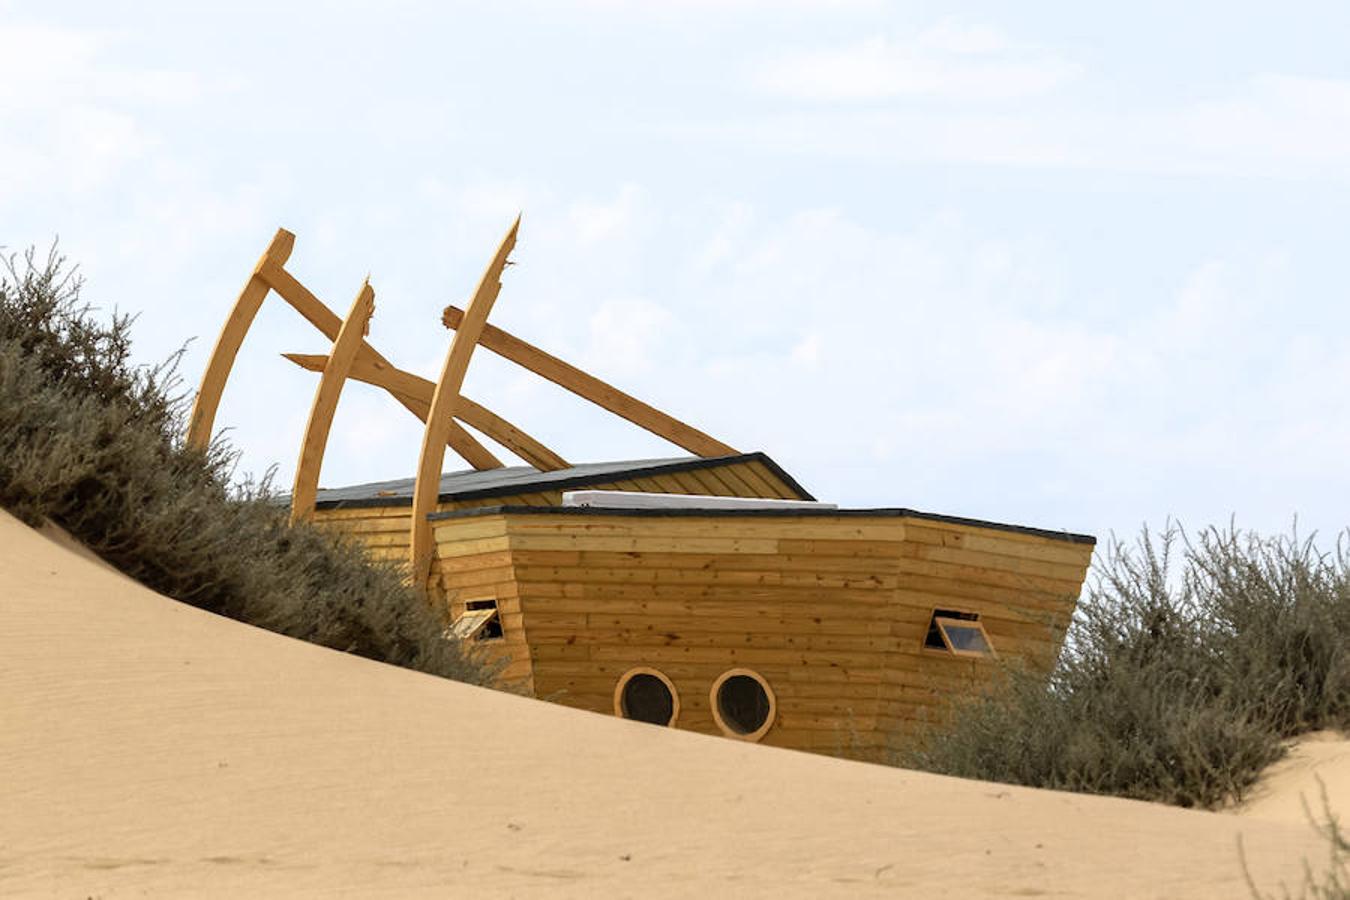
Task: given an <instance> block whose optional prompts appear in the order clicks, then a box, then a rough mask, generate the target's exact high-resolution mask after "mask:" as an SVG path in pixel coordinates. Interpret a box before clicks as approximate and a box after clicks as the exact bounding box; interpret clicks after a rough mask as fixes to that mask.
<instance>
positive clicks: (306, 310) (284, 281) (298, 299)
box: [258, 262, 502, 471]
mask: <svg viewBox="0 0 1350 900" xmlns="http://www.w3.org/2000/svg"><path fill="white" fill-rule="evenodd" d="M258 274H259V276H260V277H261V278H262V279H263V280H264V281H265V282H266V283H267V284H268V285H270V286H271V288H272V289H273V290H274V291H276V292H277V293H278V294H280V295H281V297H282V299H284V300H285V301H286V302H287V303H289V304H290V305H291V306H292V307H294V309H295V311H296V312H298V313H300V315H301V316H303V317H304V318H305V319H306V320H307V321H308V322H309V323H310V324H311V325H313V326H314V327H315V328H317V329H319V331H320V332H322V333H323V335H324V336H325V337H327V338H328V339H329V340H330V341H335V340H337V336H338V332H339V331H340V330H341V329H342V320H341V319H339V318H338V317H337V314H336V313H334V312H333V311H332V310H331V309H329V308H328V307H327V306H326V305H325V304H324V302H323V301H322V300H320V299H319V298H318V297H316V296H314V294H313V293H311V292H310V290H309V288H307V287H305V286H304V285H303V284H301V283H300V282H299V281H298V280H297V279H296V278H295V276H294V275H292V274H291V273H290V272H287V271H286V270H285V269H284V268H282V267H281V266H280V265H272V264H270V263H268V262H264V263H261V264H260V265H259V271H258ZM356 362H357V364H358V365H366V366H370V367H372V368H374V369H375V370H376V371H378V372H380V373H382V374H391V373H394V372H398V371H399V369H398V368H397V367H395V366H394V364H393V363H391V362H390V361H389V360H387V359H385V358H384V357H383V356H382V355H380V353H379V351H377V350H376V349H375V348H374V347H372V346H370V344H368V343H366V342H365V341H364V340H363V341H362V342H361V345H360V346H359V347H358V348H357V351H356ZM400 394H402V396H400ZM400 394H395V397H396V398H397V399H398V400H399V402H400V403H403V405H404V406H405V407H407V409H408V411H409V412H411V413H412V414H413V415H415V416H417V417H418V418H423V416H424V413H419V412H418V411H417V410H416V409H414V408H413V407H412V406H409V405H408V403H407V402H405V397H406V392H400ZM446 442H447V443H448V444H449V446H450V449H452V450H454V451H455V452H456V453H458V454H459V455H460V456H461V457H463V458H464V460H465V461H466V462H467V463H468V464H469V465H471V466H473V467H474V468H475V469H478V470H479V471H483V470H485V469H500V468H501V467H502V461H501V460H499V459H498V458H497V457H496V456H495V455H494V454H493V453H492V451H491V450H489V449H488V448H486V447H484V446H483V443H482V441H480V440H478V439H477V438H476V437H474V436H473V435H472V434H470V433H469V432H467V431H465V430H464V429H463V428H461V427H460V426H459V425H458V424H456V423H455V422H453V421H452V422H451V423H450V429H449V430H448V431H447V432H446Z"/></svg>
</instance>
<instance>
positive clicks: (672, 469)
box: [314, 450, 816, 509]
mask: <svg viewBox="0 0 1350 900" xmlns="http://www.w3.org/2000/svg"><path fill="white" fill-rule="evenodd" d="M747 462H759V463H762V464H763V465H764V467H765V468H766V469H768V470H769V471H770V472H772V473H773V475H774V476H775V477H776V478H778V479H779V480H780V481H782V482H783V484H785V485H787V487H788V488H789V489H791V490H794V491H796V492H797V493H798V494H799V495H800V497H801V499H803V500H815V499H816V498H815V497H814V496H812V495H811V493H810V492H809V491H807V490H806V488H804V487H802V486H801V484H800V483H798V481H797V479H795V478H793V477H792V476H791V475H789V474H788V473H787V472H786V471H784V470H783V467H782V466H780V465H778V463H776V462H774V461H773V460H772V459H770V458H769V455H768V454H767V453H764V452H763V451H760V450H756V451H755V452H753V453H737V454H733V455H729V456H710V457H706V458H700V457H694V458H692V459H687V460H681V461H679V462H673V463H662V464H660V465H655V466H637V467H634V468H631V469H618V470H615V471H613V472H605V473H603V474H600V473H597V474H595V475H575V476H573V477H571V478H560V479H558V480H556V481H549V482H544V483H542V484H540V483H539V482H530V481H524V482H521V483H518V484H510V485H502V486H500V487H491V488H479V489H478V490H469V491H458V492H449V493H444V494H441V495H440V496H439V497H437V498H436V500H437V502H438V503H450V502H454V501H457V500H485V499H489V498H492V497H511V496H514V495H516V494H530V493H535V491H534V490H531V488H542V489H544V490H567V489H568V488H574V487H582V486H584V485H588V484H607V483H609V482H611V481H625V480H627V479H629V478H641V477H644V476H648V475H671V474H678V473H680V472H692V471H696V470H698V469H711V468H720V467H722V466H732V465H737V464H740V463H747ZM541 474H544V473H541ZM382 506H412V497H406V496H404V497H360V498H356V499H351V500H320V501H319V502H318V503H316V504H315V505H314V508H315V509H374V508H378V507H382ZM541 508H545V509H547V508H552V507H541Z"/></svg>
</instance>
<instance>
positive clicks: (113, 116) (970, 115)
mask: <svg viewBox="0 0 1350 900" xmlns="http://www.w3.org/2000/svg"><path fill="white" fill-rule="evenodd" d="M1347 46H1350V5H1347V4H1343V3H1338V2H1327V3H1302V2H1288V3H1282V4H1278V5H1272V4H1268V3H1260V4H1257V3H1250V4H1249V3H1239V2H1225V3H1211V2H1193V3H1187V4H1177V3H1175V2H1168V3H1161V2H1147V0H1145V2H1135V3H1131V4H1116V5H1114V6H1112V5H1106V4H1082V3H1068V2H1064V3H1045V2H1026V3H1018V4H1008V3H995V2H964V3H930V2H911V3H882V2H868V0H856V2H850V0H833V2H831V0H777V2H768V0H763V2H760V0H685V2H679V0H667V2H651V3H640V2H629V0H553V2H509V0H503V2H497V3H492V4H460V3H449V2H445V3H440V2H438V3H431V2H427V3H417V2H399V0H384V2H380V3H356V2H329V3H298V2H297V3H277V2H269V3H253V2H247V0H245V2H234V3H230V4H209V5H208V4H195V3H180V2H174V3H168V2H165V3H138V2H126V3H118V4H107V3H79V2H67V3H60V4H52V3H14V2H6V0H0V245H3V246H4V247H6V248H7V250H8V251H9V252H15V251H21V250H22V249H23V248H25V247H28V246H31V245H36V246H39V247H42V248H46V247H48V246H49V245H50V244H51V242H52V241H53V240H57V239H59V247H60V250H61V252H62V253H64V254H65V255H66V256H67V257H68V258H69V259H70V260H71V261H72V262H74V263H77V264H78V265H79V267H80V271H81V272H82V274H83V276H84V279H85V292H84V297H85V299H86V300H87V301H89V302H91V303H93V304H94V305H95V306H97V307H99V308H100V309H102V310H105V311H107V312H111V311H112V310H114V309H115V310H118V311H121V312H129V313H135V314H137V315H138V319H137V322H136V325H135V329H134V337H135V341H136V345H135V346H136V353H137V358H138V359H139V360H141V361H144V362H146V363H154V362H157V361H160V360H162V359H164V358H166V357H167V356H168V355H169V354H171V353H172V352H173V351H175V350H176V349H178V348H179V347H181V346H183V345H184V344H185V343H186V346H187V351H186V354H185V356H184V359H183V363H182V373H183V375H184V377H185V379H186V380H187V381H188V382H189V383H194V384H195V382H196V380H197V379H198V378H199V377H200V373H201V371H202V368H203V366H204V365H205V362H206V356H207V354H208V352H209V350H210V348H211V346H212V345H213V343H214V341H215V336H216V334H217V332H218V330H219V328H220V326H221V324H222V323H223V321H224V319H225V316H226V315H227V314H228V312H229V310H230V308H231V306H232V304H233V302H234V299H235V297H236V296H237V294H238V292H239V290H240V289H241V287H242V286H243V284H244V282H245V281H246V279H247V278H248V275H249V273H250V271H251V270H252V267H253V265H254V263H255V262H256V260H257V258H258V256H259V254H260V253H261V252H262V250H263V249H264V248H265V247H266V245H267V244H268V242H269V240H270V239H271V237H272V235H273V233H274V232H275V230H276V229H277V228H278V227H285V228H287V229H288V230H290V231H292V232H294V233H295V234H296V243H295V250H294V252H293V253H292V255H291V258H290V261H289V263H288V264H287V267H288V269H289V270H290V271H291V272H292V273H293V274H295V275H296V276H297V277H298V278H299V279H300V280H301V281H302V282H304V283H305V284H306V285H307V286H308V287H310V288H311V289H312V290H313V291H314V292H315V293H316V294H317V295H318V296H319V297H321V298H322V299H323V300H324V301H325V302H326V303H327V304H328V305H329V306H330V307H332V308H333V309H334V310H336V311H337V312H338V313H339V314H343V313H345V311H346V310H347V308H348V307H349V306H350V304H351V302H352V299H353V298H354V297H355V296H356V292H357V290H358V289H359V288H360V286H361V283H362V281H363V279H365V278H366V277H367V275H368V276H369V277H370V279H371V283H372V285H373V286H374V289H375V292H376V312H375V318H374V319H373V321H372V323H371V332H370V338H369V340H370V342H371V343H372V344H373V345H374V346H375V347H376V348H377V349H379V350H380V351H381V352H382V353H384V354H385V355H386V356H388V357H389V358H390V359H392V360H393V361H394V362H396V363H397V364H399V365H400V366H402V367H403V368H405V369H408V370H411V371H415V372H418V373H419V374H422V375H424V376H426V377H428V378H431V379H433V380H434V379H435V378H436V376H437V374H438V373H439V370H440V367H441V364H442V361H443V358H444V355H445V352H446V349H447V348H448V346H449V341H450V333H449V332H447V331H445V330H444V329H443V328H442V327H441V326H440V325H439V316H440V310H441V309H442V308H443V307H444V306H445V305H446V304H447V303H457V304H459V305H463V304H464V302H465V301H466V300H467V298H468V296H469V295H470V293H471V292H472V290H473V287H474V285H475V283H476V282H477V279H478V277H479V275H480V274H481V272H482V270H483V267H484V266H485V265H486V263H487V261H488V259H489V258H490V257H491V255H492V253H493V251H494V249H495V248H496V245H497V243H498V241H499V240H500V238H501V236H502V234H503V233H504V231H505V230H506V228H507V227H508V225H509V224H510V222H511V221H512V219H513V218H514V217H515V216H516V214H517V213H520V214H522V216H523V218H522V224H521V232H520V240H519V242H518V244H517V247H516V250H515V252H514V254H513V257H512V258H513V260H514V261H515V263H516V265H514V266H513V267H511V268H510V269H508V270H507V272H506V275H505V277H504V280H503V289H502V292H501V295H500V297H499V299H498V301H497V304H496V307H495V308H494V310H493V313H492V318H491V321H492V322H493V323H494V324H496V325H497V326H499V327H501V328H505V329H506V330H508V331H511V332H513V333H514V334H516V335H518V336H520V337H522V338H524V339H525V340H527V341H530V342H532V343H535V344H536V345H538V346H540V347H542V348H544V349H546V350H548V351H550V352H552V353H554V354H556V355H559V356H561V357H563V358H564V359H567V360H569V361H570V362H573V363H574V364H577V365H579V366H581V367H583V368H585V369H587V370H588V371H591V372H593V373H594V374H596V375H597V376H599V377H601V378H604V379H606V380H608V381H610V382H611V383H613V384H615V385H616V386H619V387H621V388H623V389H625V390H627V391H629V392H630V393H633V394H635V395H637V396H639V397H641V398H643V399H644V400H647V401H648V402H650V403H652V404H653V405H655V406H657V407H659V408H661V409H664V410H666V411H668V412H670V413H672V414H673V415H675V416H677V417H678V418H681V419H684V420H685V421H688V422H689V423H690V424H693V425H695V426H696V427H698V428H700V429H702V430H704V431H706V432H708V433H709V434H712V435H714V436H716V437H718V438H719V439H721V440H723V441H725V442H727V443H728V444H731V445H732V446H735V447H736V448H738V449H740V450H745V451H749V450H763V451H765V452H767V453H768V454H769V455H770V456H772V457H773V458H774V459H775V460H776V461H778V462H779V463H780V464H781V465H782V466H784V467H785V468H786V469H787V470H788V471H789V472H791V473H792V474H793V475H795V476H796V477H797V478H798V480H800V481H801V482H802V483H803V484H804V485H805V486H806V487H807V488H808V489H809V490H811V491H812V492H813V493H814V494H816V496H818V497H819V498H820V499H823V500H829V501H832V502H837V503H840V504H841V505H846V506H854V507H881V506H905V507H910V508H915V509H921V510H927V511H931V512H939V513H946V514H952V515H961V516H971V517H976V518H983V519H991V520H995V521H1002V522H1010V523H1016V524H1025V525H1032V526H1037V527H1043V528H1050V529H1067V530H1069V531H1074V532H1086V533H1090V534H1095V535H1097V536H1098V537H1099V538H1103V539H1105V538H1107V537H1109V536H1110V535H1112V534H1115V535H1117V536H1120V537H1122V538H1127V537H1129V536H1131V535H1133V534H1134V533H1136V532H1137V531H1138V529H1139V528H1140V526H1141V525H1143V524H1145V523H1147V524H1149V525H1152V526H1155V527H1156V526H1160V525H1162V524H1163V523H1165V522H1166V521H1167V520H1168V519H1169V518H1171V519H1174V520H1177V521H1180V522H1181V523H1182V524H1184V525H1185V526H1186V527H1187V528H1189V529H1191V530H1196V529H1199V528H1202V527H1204V526H1206V525H1211V524H1218V525H1224V524H1227V523H1228V522H1230V521H1235V522H1236V523H1237V524H1238V525H1240V526H1242V527H1247V528H1252V529H1256V530H1260V531H1263V532H1280V531H1287V530H1288V529H1289V528H1290V527H1291V526H1292V524H1293V523H1294V522H1295V520H1296V519H1297V522H1298V528H1299V531H1300V533H1302V534H1307V533H1309V532H1312V531H1317V532H1318V533H1320V534H1321V535H1323V536H1324V537H1325V538H1326V543H1330V542H1331V538H1332V537H1333V536H1334V535H1335V534H1337V533H1339V532H1341V531H1342V530H1343V529H1344V528H1345V527H1346V526H1347V525H1350V503H1347V500H1348V499H1350V466H1347V465H1346V462H1345V461H1346V458H1347V456H1350V304H1348V303H1347V299H1350V298H1347V291H1346V288H1345V284H1346V279H1345V272H1344V269H1345V267H1344V264H1343V263H1344V260H1345V258H1346V247H1345V240H1346V224H1347V220H1348V219H1350V54H1348V53H1346V47H1347ZM328 349H329V343H328V342H327V340H326V339H325V338H324V337H323V336H322V335H320V334H319V333H318V332H317V331H315V330H314V329H313V328H312V327H310V326H309V325H308V324H307V323H306V322H305V321H304V320H302V319H301V318H300V317H299V316H298V315H297V314H296V313H295V312H294V311H293V310H291V309H290V308H289V307H288V306H287V305H286V304H285V303H284V302H283V301H282V300H281V299H280V298H279V297H277V296H275V295H273V296H272V297H271V298H269V299H268V301H267V302H266V303H265V304H264V306H263V309H262V312H261V313H260V315H259V316H258V318H257V320H256V322H255V324H254V327H253V329H252V331H251V332H250V334H249V336H248V339H247V340H246V341H245V344H244V347H243V350H242V352H241V353H240V356H239V358H238V360H237V362H236V365H235V369H234V372H233V374H232V376H231V380H230V382H229V385H228V387H227V389H226V393H225V398H224V402H223V403H222V406H221V409H220V413H219V415H218V417H217V420H216V425H217V427H218V428H225V429H228V432H227V434H228V437H229V439H230V440H231V441H232V442H233V443H234V444H235V445H236V446H237V447H238V448H239V449H240V451H241V461H240V473H241V474H243V473H245V472H251V473H260V472H263V471H265V470H267V469H268V468H269V467H271V466H275V467H276V479H277V483H278V484H279V485H280V486H282V487H283V488H286V487H288V486H289V483H290V479H291V477H292V475H293V472H294V466H295V460H296V457H297V455H298V453H299V446H300V441H301V437H302V435H303V431H304V427H305V422H306V419H307V417H308V413H309V407H310V404H311V402H312V399H313V393H314V389H315V387H316V384H317V376H316V375H314V374H313V373H308V372H304V371H301V370H299V369H297V368H295V367H294V366H293V365H291V364H290V363H288V362H287V361H285V360H284V359H282V358H281V356H280V354H281V353H282V352H287V351H294V352H306V353H325V352H327V350H328ZM464 393H465V394H466V395H467V396H470V397H472V398H474V399H476V400H478V401H479V402H482V403H484V404H485V405H488V406H490V407H491V408H493V409H494V410H495V411H497V412H498V413H500V414H501V415H503V416H505V417H507V418H508V419H510V420H511V421H513V422H516V423H517V424H519V425H521V426H522V427H523V428H525V429H526V430H527V431H529V432H530V433H532V434H534V435H535V436H536V437H538V438H540V439H541V440H543V441H544V442H545V443H547V444H548V445H550V446H551V447H553V448H554V449H555V450H557V451H558V452H560V453H561V454H562V455H563V456H565V457H566V458H568V459H569V460H572V461H599V460H608V459H628V458H645V457H661V456H670V455H679V454H680V453H682V451H680V450H678V448H675V447H673V446H671V445H669V444H666V443H665V442H663V441H662V440H660V439H658V438H655V437H653V436H651V435H648V434H646V433H645V432H642V431H641V430H639V429H636V428H635V427H633V426H631V425H629V424H628V423H626V422H623V421H622V420H619V419H616V418H615V417H613V416H610V415H609V414H607V413H604V412H603V411H600V410H598V409H596V408H594V407H591V406H589V405H588V404H586V403H585V402H584V401H580V400H577V399H575V398H573V397H572V396H571V395H569V394H567V393H566V392H564V391H561V390H560V389H558V388H556V387H555V386H553V385H550V384H548V383H546V382H543V381H542V380H541V379H539V378H538V377H537V376H534V375H532V374H530V373H528V372H525V371H523V370H520V369H518V368H516V367H514V366H513V365H512V364H510V363H507V362H505V361H503V360H501V359H499V358H497V357H495V356H493V355H492V354H490V353H487V352H483V351H481V350H480V352H478V353H477V354H476V355H475V357H474V360H473V363H472V365H471V367H470V370H469V374H468V378H467V381H466V384H465V389H464ZM420 441H421V424H420V423H419V422H418V421H417V420H416V419H414V418H413V417H412V416H411V415H409V414H408V413H407V412H406V411H405V410H403V409H402V408H401V407H400V406H398V404H396V403H395V402H394V401H393V400H392V399H391V398H389V397H388V396H387V395H385V394H383V393H382V392H381V391H379V390H378V389H375V388H372V387H369V386H366V385H362V384H349V385H348V386H347V387H346V388H345V390H344V393H343V397H342V402H341V405H340V407H339V409H338V412H337V417H336V421H335V423H334V427H333V433H332V437H331V439H330V441H329V446H328V453H327V456H326V458H325V462H324V468H323V473H322V479H321V481H322V484H323V485H324V486H333V487H335V486H340V485H345V484H352V483H357V482H363V481H371V480H377V479H385V478H399V477H407V476H410V475H411V474H412V473H413V471H414V469H415V466H416V462H417V454H418V450H419V447H420ZM504 454H505V451H503V455H504ZM505 458H507V459H508V460H509V461H512V462H514V460H512V459H510V458H509V456H505ZM462 467H463V463H462V462H461V461H459V460H458V459H456V458H454V457H453V456H447V463H446V468H447V470H450V469H454V468H462Z"/></svg>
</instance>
